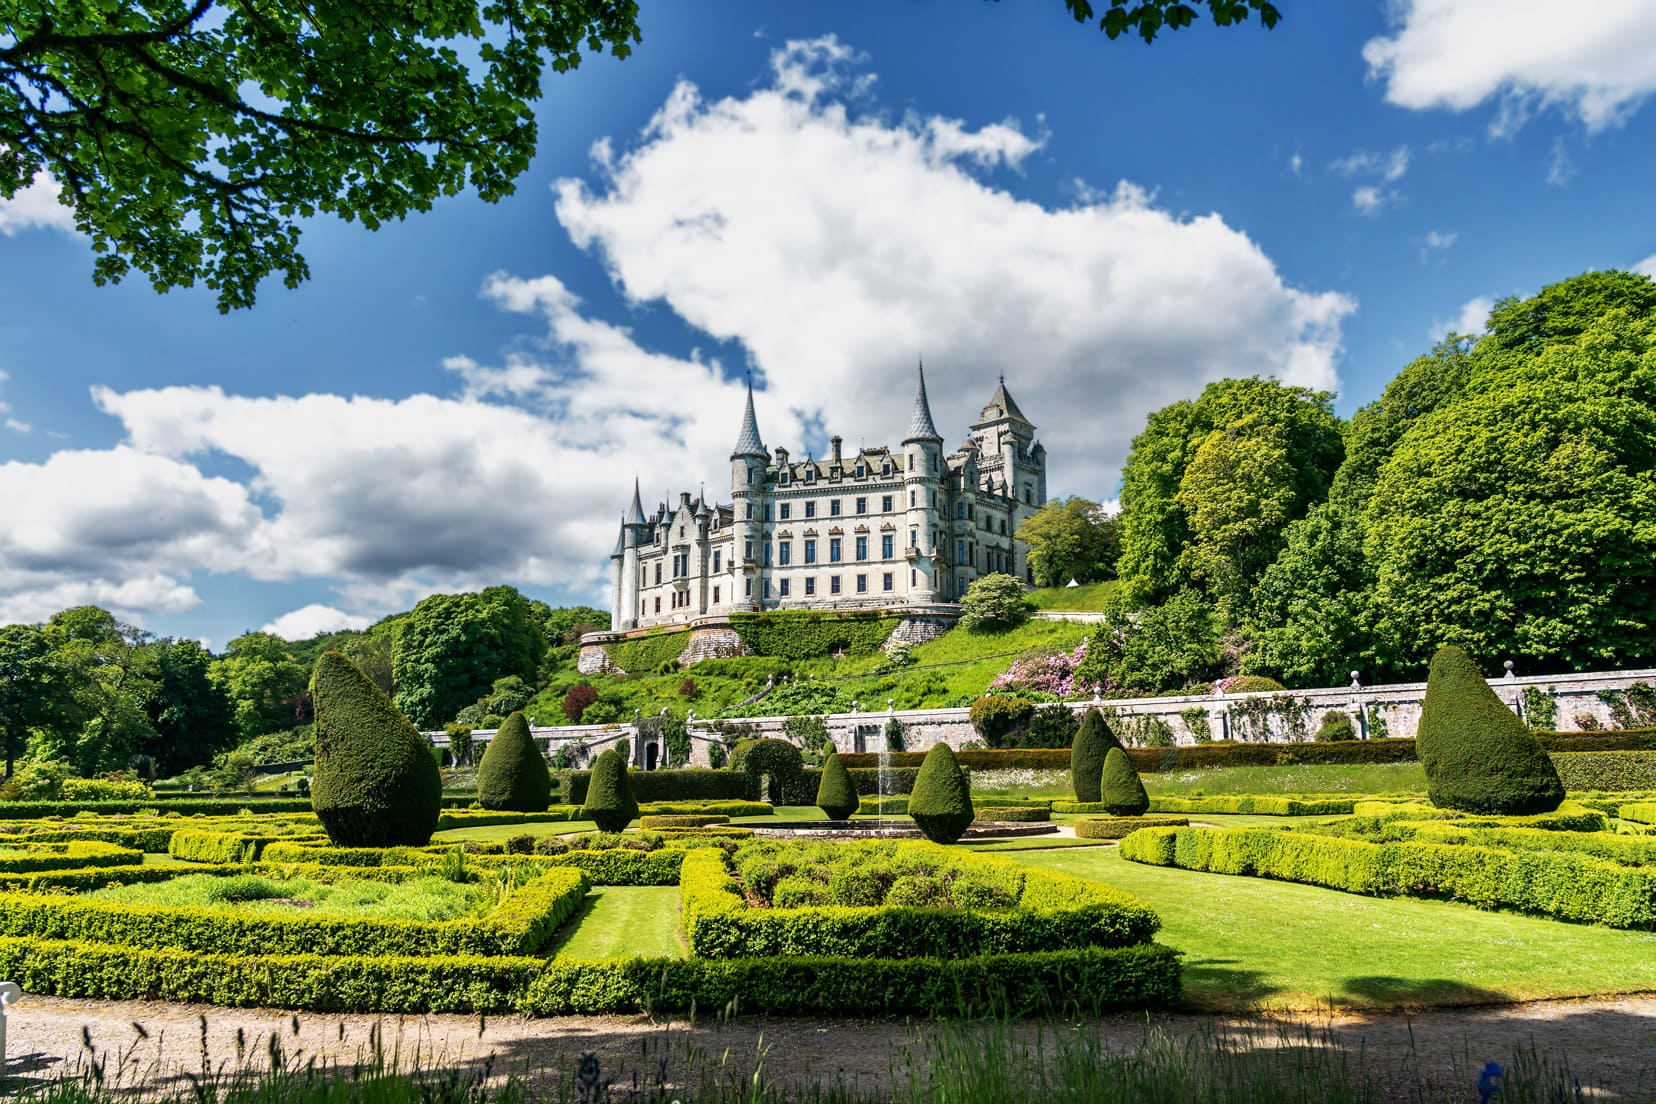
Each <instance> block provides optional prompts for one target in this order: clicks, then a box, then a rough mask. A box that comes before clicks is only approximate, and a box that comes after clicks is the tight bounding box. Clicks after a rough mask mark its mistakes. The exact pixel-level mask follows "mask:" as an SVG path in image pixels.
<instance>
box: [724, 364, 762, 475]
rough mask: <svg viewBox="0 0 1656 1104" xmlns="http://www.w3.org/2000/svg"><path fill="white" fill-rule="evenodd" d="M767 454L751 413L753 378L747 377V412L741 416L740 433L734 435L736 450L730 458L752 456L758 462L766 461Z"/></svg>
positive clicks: (757, 424)
mask: <svg viewBox="0 0 1656 1104" xmlns="http://www.w3.org/2000/svg"><path fill="white" fill-rule="evenodd" d="M769 455H770V454H769V453H767V452H766V451H765V442H764V440H763V439H762V438H761V437H760V436H759V419H758V418H757V417H756V416H755V415H754V413H753V377H752V376H749V377H748V385H747V411H746V412H745V413H744V414H743V415H742V432H741V433H739V434H737V435H736V448H735V449H734V450H733V451H732V452H731V454H730V458H731V459H732V460H734V459H736V458H737V457H738V456H754V457H758V458H759V459H760V460H764V459H767V458H768V457H769Z"/></svg>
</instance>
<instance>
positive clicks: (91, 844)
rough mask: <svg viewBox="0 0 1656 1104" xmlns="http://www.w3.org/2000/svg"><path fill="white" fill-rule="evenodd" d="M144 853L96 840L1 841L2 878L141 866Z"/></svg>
mask: <svg viewBox="0 0 1656 1104" xmlns="http://www.w3.org/2000/svg"><path fill="white" fill-rule="evenodd" d="M143 861H144V853H143V852H142V851H139V850H137V849H135V848H131V847H121V846H119V845H117V844H113V843H99V842H97V841H95V840H85V841H82V840H72V841H70V842H67V843H43V842H32V841H29V840H28V839H27V838H26V837H25V838H23V839H20V840H18V841H17V842H15V843H13V842H10V841H7V840H5V839H4V838H0V874H37V873H40V872H42V871H46V870H84V869H87V868H89V867H109V866H138V865H140V864H141V863H142V862H143Z"/></svg>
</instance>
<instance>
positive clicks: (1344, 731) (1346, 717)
mask: <svg viewBox="0 0 1656 1104" xmlns="http://www.w3.org/2000/svg"><path fill="white" fill-rule="evenodd" d="M1356 738H1357V726H1356V725H1354V724H1352V723H1351V714H1349V713H1346V712H1343V711H1341V710H1338V709H1330V710H1329V711H1328V712H1327V713H1324V714H1323V715H1322V723H1321V724H1319V725H1318V726H1317V740H1318V741H1319V742H1324V743H1326V742H1328V741H1331V740H1355V739H1356Z"/></svg>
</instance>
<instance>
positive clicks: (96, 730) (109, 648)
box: [40, 606, 158, 777]
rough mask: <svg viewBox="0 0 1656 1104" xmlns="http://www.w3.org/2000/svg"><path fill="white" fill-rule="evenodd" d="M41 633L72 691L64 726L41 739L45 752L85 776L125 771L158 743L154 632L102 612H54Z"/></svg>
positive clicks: (78, 609) (92, 609)
mask: <svg viewBox="0 0 1656 1104" xmlns="http://www.w3.org/2000/svg"><path fill="white" fill-rule="evenodd" d="M42 632H43V633H44V635H45V637H46V640H47V642H48V644H49V645H50V647H51V649H52V661H53V663H54V664H56V665H57V667H58V668H59V669H60V670H61V672H62V676H63V678H64V685H65V687H66V689H67V694H66V700H65V702H64V710H63V719H62V721H61V723H59V724H58V725H55V726H53V727H52V728H51V729H49V730H47V731H45V732H42V733H41V734H40V735H41V737H42V743H43V748H42V750H43V751H44V753H45V754H46V756H47V757H49V758H53V759H60V760H63V761H65V762H68V763H70V764H71V765H72V766H73V767H74V768H75V769H76V770H77V771H79V772H80V773H81V774H82V775H83V776H86V777H91V776H92V775H95V774H98V773H100V772H103V771H111V770H125V769H127V768H128V766H130V764H131V760H132V757H133V756H134V755H136V754H140V753H141V752H142V750H143V749H144V748H145V747H148V746H149V745H151V744H152V743H153V742H154V740H155V729H154V727H153V726H152V725H151V724H150V719H149V715H148V713H147V711H146V705H147V703H148V702H149V701H150V700H151V699H152V698H153V697H154V695H155V691H156V686H157V674H158V664H157V659H156V653H155V649H154V648H153V647H151V646H150V644H151V641H150V637H149V634H148V633H146V632H144V631H143V630H142V629H139V628H137V627H135V626H133V625H128V624H125V623H123V622H120V621H117V620H116V618H115V616H114V614H112V613H110V612H109V611H108V610H104V609H100V608H98V607H97V606H77V607H75V608H73V609H67V610H63V611H62V612H60V613H56V614H53V615H52V617H51V619H50V620H48V621H47V622H46V624H45V626H44V627H43V629H42Z"/></svg>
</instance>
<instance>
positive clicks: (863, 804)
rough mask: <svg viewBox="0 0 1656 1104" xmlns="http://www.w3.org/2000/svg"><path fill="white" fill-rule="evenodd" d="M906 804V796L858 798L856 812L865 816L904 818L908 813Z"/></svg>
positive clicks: (891, 795)
mask: <svg viewBox="0 0 1656 1104" xmlns="http://www.w3.org/2000/svg"><path fill="white" fill-rule="evenodd" d="M908 803H909V799H908V797H907V795H894V794H887V795H886V796H884V797H860V798H858V799H857V812H859V813H862V814H864V815H866V816H905V815H907V813H908Z"/></svg>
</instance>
